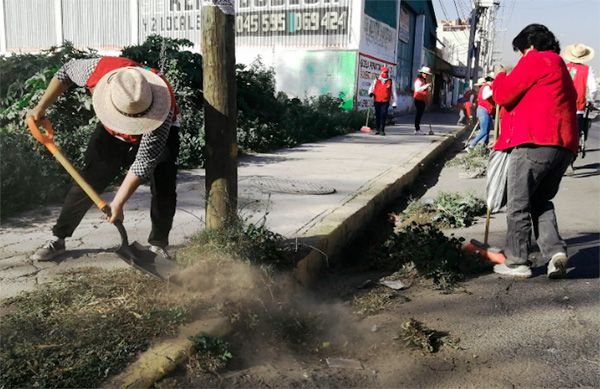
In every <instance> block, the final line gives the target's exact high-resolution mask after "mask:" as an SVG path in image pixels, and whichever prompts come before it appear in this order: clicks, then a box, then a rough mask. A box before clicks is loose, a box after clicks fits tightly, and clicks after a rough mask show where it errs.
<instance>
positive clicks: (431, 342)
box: [400, 318, 460, 353]
mask: <svg viewBox="0 0 600 389" xmlns="http://www.w3.org/2000/svg"><path fill="white" fill-rule="evenodd" d="M400 336H401V337H402V339H403V340H404V341H405V342H406V344H407V345H409V346H413V347H417V348H420V349H421V350H423V351H426V352H428V353H435V352H438V351H439V349H440V348H441V347H442V346H444V345H446V346H449V347H451V348H454V349H458V348H459V346H458V343H459V341H460V340H459V339H453V338H451V337H450V336H449V335H448V333H446V332H439V331H435V330H431V329H429V328H427V327H426V326H425V325H424V324H423V323H421V322H420V321H418V320H415V319H413V318H410V319H409V320H408V321H406V322H404V323H403V324H402V327H401V330H400Z"/></svg>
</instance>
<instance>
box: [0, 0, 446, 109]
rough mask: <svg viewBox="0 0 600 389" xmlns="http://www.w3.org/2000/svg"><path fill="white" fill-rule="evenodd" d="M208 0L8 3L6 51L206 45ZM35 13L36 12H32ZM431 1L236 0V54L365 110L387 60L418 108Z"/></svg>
mask: <svg viewBox="0 0 600 389" xmlns="http://www.w3.org/2000/svg"><path fill="white" fill-rule="evenodd" d="M202 2H203V0H0V54H7V53H15V52H36V51H40V50H43V49H46V48H49V47H50V46H53V45H60V44H62V42H64V41H71V42H72V43H73V44H74V45H75V46H76V47H80V48H94V49H97V50H99V51H100V52H101V53H108V54H117V53H118V52H119V51H120V50H121V49H122V48H123V47H125V46H129V45H136V44H140V43H142V42H143V41H144V40H145V39H146V38H147V37H148V36H149V35H152V34H158V35H161V36H166V37H171V38H186V39H188V40H190V41H192V42H193V43H194V48H193V50H195V51H201V50H202V48H201V47H200V42H201V36H200V34H201V8H202ZM32 10H35V12H32ZM436 28H437V23H436V18H435V13H434V10H433V6H432V4H431V0H426V1H423V0H412V1H411V0H390V1H380V0H235V31H236V60H237V62H241V63H252V62H253V61H256V60H257V59H259V60H260V61H261V62H262V63H263V64H264V65H266V66H269V67H273V69H274V70H275V77H276V83H277V89H278V90H281V91H284V92H286V93H287V94H288V95H291V96H297V97H301V98H303V97H309V96H316V95H322V94H331V95H333V96H336V97H339V98H341V99H342V100H343V106H344V108H347V109H353V108H354V109H365V108H367V107H368V106H369V105H370V101H371V99H370V98H369V97H368V95H367V91H368V88H369V85H370V83H371V82H372V80H373V79H374V78H376V77H377V75H378V73H379V69H380V68H381V67H382V66H384V65H385V66H387V67H388V68H390V73H391V75H392V77H394V78H395V79H396V81H397V82H396V84H397V86H398V89H399V97H400V102H399V103H400V104H399V109H400V110H402V111H408V110H409V109H411V106H412V80H413V79H414V77H415V75H416V70H417V69H418V68H419V67H420V66H422V65H427V66H430V67H433V68H434V67H435V65H436V59H435V42H436Z"/></svg>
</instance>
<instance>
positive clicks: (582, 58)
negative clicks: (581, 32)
mask: <svg viewBox="0 0 600 389" xmlns="http://www.w3.org/2000/svg"><path fill="white" fill-rule="evenodd" d="M563 57H564V58H565V59H566V60H567V61H569V62H575V63H584V62H588V61H590V60H591V59H592V58H594V49H592V48H591V47H589V46H586V45H584V44H583V43H577V44H574V45H569V46H567V47H565V48H564V50H563Z"/></svg>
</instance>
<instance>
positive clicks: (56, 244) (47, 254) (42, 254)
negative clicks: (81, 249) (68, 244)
mask: <svg viewBox="0 0 600 389" xmlns="http://www.w3.org/2000/svg"><path fill="white" fill-rule="evenodd" d="M64 252H65V240H64V239H60V238H57V237H56V236H53V237H52V239H50V240H48V241H47V242H46V243H45V244H44V245H43V246H42V247H40V248H39V249H38V250H37V251H36V252H35V253H33V255H32V256H31V259H33V260H34V261H50V260H52V259H54V258H56V257H57V256H59V255H60V254H62V253H64Z"/></svg>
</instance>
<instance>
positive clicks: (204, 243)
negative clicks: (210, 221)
mask: <svg viewBox="0 0 600 389" xmlns="http://www.w3.org/2000/svg"><path fill="white" fill-rule="evenodd" d="M215 253H219V254H225V255H230V256H231V257H233V258H235V259H240V260H243V261H247V262H249V263H252V264H255V265H259V266H266V267H267V268H268V269H277V270H283V269H290V268H291V267H292V266H293V263H292V262H291V261H289V260H288V259H287V256H286V249H285V247H284V245H283V236H281V235H279V234H277V233H275V232H272V231H270V230H269V229H268V228H267V227H266V226H265V225H264V222H263V223H261V224H253V223H247V224H246V223H244V221H243V220H242V219H241V218H238V219H236V220H234V221H233V222H232V223H230V225H229V226H228V227H226V228H224V229H222V230H203V231H202V232H200V234H199V235H198V236H196V237H195V238H193V239H192V240H191V242H190V244H189V245H188V246H187V247H186V248H185V249H183V250H180V252H178V253H177V257H178V260H181V261H182V262H183V263H187V264H193V263H196V262H197V261H198V260H201V259H202V258H205V257H207V256H211V255H212V254H215Z"/></svg>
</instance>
